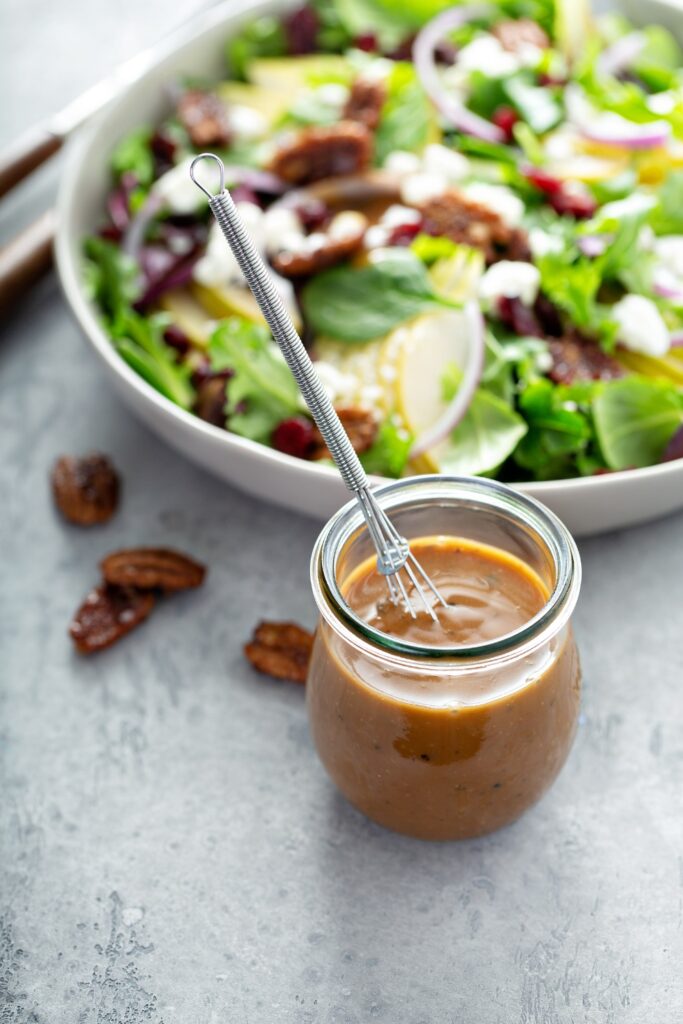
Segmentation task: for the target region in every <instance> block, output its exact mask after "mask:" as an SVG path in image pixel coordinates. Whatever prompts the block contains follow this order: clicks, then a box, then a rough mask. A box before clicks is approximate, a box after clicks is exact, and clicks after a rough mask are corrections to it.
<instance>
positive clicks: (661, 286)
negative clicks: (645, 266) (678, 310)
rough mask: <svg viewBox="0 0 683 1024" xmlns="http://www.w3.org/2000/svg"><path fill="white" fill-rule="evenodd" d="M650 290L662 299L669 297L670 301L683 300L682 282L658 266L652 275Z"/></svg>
mask: <svg viewBox="0 0 683 1024" xmlns="http://www.w3.org/2000/svg"><path fill="white" fill-rule="evenodd" d="M652 291H653V292H654V293H655V295H659V296H661V298H663V299H671V301H672V302H683V283H681V282H679V281H678V279H677V278H676V277H674V275H673V274H672V273H671V271H669V270H667V269H666V267H660V268H659V269H658V270H657V271H655V274H654V276H653V280H652Z"/></svg>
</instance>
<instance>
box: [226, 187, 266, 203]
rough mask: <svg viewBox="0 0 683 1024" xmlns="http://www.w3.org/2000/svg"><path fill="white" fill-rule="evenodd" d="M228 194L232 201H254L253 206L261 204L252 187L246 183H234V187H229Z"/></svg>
mask: <svg viewBox="0 0 683 1024" xmlns="http://www.w3.org/2000/svg"><path fill="white" fill-rule="evenodd" d="M230 195H231V196H232V199H233V202H234V203H254V205H255V206H260V205H261V204H260V203H259V199H258V196H257V195H256V193H255V192H254V190H253V188H249V186H248V185H235V187H234V188H231V189H230Z"/></svg>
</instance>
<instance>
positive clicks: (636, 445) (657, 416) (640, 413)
mask: <svg viewBox="0 0 683 1024" xmlns="http://www.w3.org/2000/svg"><path fill="white" fill-rule="evenodd" d="M593 416H594V419H595V429H596V433H597V437H598V441H599V442H600V447H601V449H602V451H603V453H604V456H605V459H606V461H607V464H608V466H609V467H610V469H632V468H634V467H635V468H639V467H641V466H652V465H654V464H655V463H657V462H659V461H660V459H661V458H662V455H663V454H664V449H665V448H666V446H667V444H668V442H669V441H670V440H671V438H672V437H673V435H674V434H675V433H676V431H677V430H678V428H679V427H680V426H681V424H683V392H681V391H680V390H679V389H678V388H677V387H675V386H674V385H673V384H671V383H669V382H667V381H664V380H658V379H656V378H650V377H638V376H635V375H634V376H630V377H624V378H622V379H621V380H615V381H610V382H609V383H607V384H606V385H605V386H604V388H603V389H602V390H601V392H600V394H598V395H597V397H596V398H595V400H594V402H593Z"/></svg>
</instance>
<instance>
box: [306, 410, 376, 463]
mask: <svg viewBox="0 0 683 1024" xmlns="http://www.w3.org/2000/svg"><path fill="white" fill-rule="evenodd" d="M335 410H336V413H337V416H338V417H339V419H340V420H341V421H342V426H343V427H344V430H345V431H346V433H347V434H348V435H349V439H350V441H351V444H352V445H353V448H354V451H356V452H358V453H359V454H360V453H361V452H366V451H367V450H368V448H370V446H371V445H372V444H373V442H374V440H375V438H376V437H377V431H378V429H379V423H378V421H377V417H376V416H375V414H374V412H372V410H370V409H364V408H362V407H361V406H359V405H338V406H335ZM313 434H314V448H313V451H312V453H311V458H312V459H329V458H331V455H330V453H329V451H328V448H327V445H326V444H325V442H324V441H323V439H322V435H321V433H320V431H319V430H318V428H317V427H314V428H313Z"/></svg>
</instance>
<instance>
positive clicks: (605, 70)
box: [595, 32, 646, 75]
mask: <svg viewBox="0 0 683 1024" xmlns="http://www.w3.org/2000/svg"><path fill="white" fill-rule="evenodd" d="M645 42H646V40H645V36H644V35H643V33H642V32H629V33H628V34H627V35H625V36H622V37H621V38H620V39H617V40H616V42H614V43H612V45H611V46H608V47H607V49H606V50H603V51H602V53H601V54H600V56H599V57H598V59H597V60H596V62H595V66H596V68H597V70H598V72H599V73H600V74H602V75H617V74H619V72H620V71H625V70H626V69H627V68H629V67H630V66H631V65H632V64H633V62H634V60H635V59H636V57H638V56H639V54H640V53H641V52H642V49H643V47H644V46H645Z"/></svg>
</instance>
